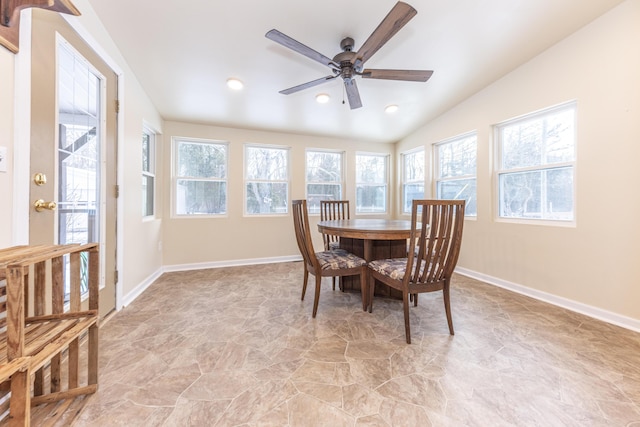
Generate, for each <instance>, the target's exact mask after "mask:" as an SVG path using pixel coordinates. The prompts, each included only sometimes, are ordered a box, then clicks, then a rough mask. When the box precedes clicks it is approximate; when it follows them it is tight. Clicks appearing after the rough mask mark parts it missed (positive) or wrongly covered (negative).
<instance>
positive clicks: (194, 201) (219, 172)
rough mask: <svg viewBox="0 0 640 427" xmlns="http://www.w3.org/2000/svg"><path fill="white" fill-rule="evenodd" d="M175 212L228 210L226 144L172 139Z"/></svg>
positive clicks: (198, 213) (190, 213)
mask: <svg viewBox="0 0 640 427" xmlns="http://www.w3.org/2000/svg"><path fill="white" fill-rule="evenodd" d="M174 150H175V151H174V153H175V154H174V159H175V164H174V187H173V188H174V212H175V214H176V215H198V216H201V215H224V214H226V213H227V143H226V142H221V141H204V140H193V139H185V138H176V139H174Z"/></svg>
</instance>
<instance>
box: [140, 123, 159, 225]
mask: <svg viewBox="0 0 640 427" xmlns="http://www.w3.org/2000/svg"><path fill="white" fill-rule="evenodd" d="M155 183H156V135H155V133H153V131H151V130H150V129H148V128H146V127H145V128H144V129H143V130H142V216H143V217H150V216H153V215H154V214H155V187H156V186H155Z"/></svg>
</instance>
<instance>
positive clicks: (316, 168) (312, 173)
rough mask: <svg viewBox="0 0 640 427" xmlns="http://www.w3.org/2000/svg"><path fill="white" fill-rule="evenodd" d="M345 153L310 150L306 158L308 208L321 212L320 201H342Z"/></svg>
mask: <svg viewBox="0 0 640 427" xmlns="http://www.w3.org/2000/svg"><path fill="white" fill-rule="evenodd" d="M342 159H343V153H342V152H335V151H319V150H308V151H307V158H306V169H307V173H306V177H307V208H308V209H309V212H310V213H319V212H320V200H341V199H342V183H343V182H344V178H343V174H342V171H343V160H342Z"/></svg>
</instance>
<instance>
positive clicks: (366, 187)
mask: <svg viewBox="0 0 640 427" xmlns="http://www.w3.org/2000/svg"><path fill="white" fill-rule="evenodd" d="M387 177H388V174H387V155H385V154H357V155H356V213H385V212H386V211H387V179H388V178H387Z"/></svg>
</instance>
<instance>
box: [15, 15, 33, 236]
mask: <svg viewBox="0 0 640 427" xmlns="http://www.w3.org/2000/svg"><path fill="white" fill-rule="evenodd" d="M19 31H20V34H19V37H20V41H21V42H22V44H21V46H20V51H19V52H18V53H17V54H16V56H15V91H14V106H15V108H14V109H15V116H14V126H13V129H14V134H13V236H12V241H13V243H12V244H13V245H27V244H29V208H30V206H31V204H30V203H29V185H30V184H29V181H30V176H29V173H24V171H29V170H30V157H31V155H30V152H31V10H30V9H27V10H23V11H22V12H21V14H20V30H19Z"/></svg>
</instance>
